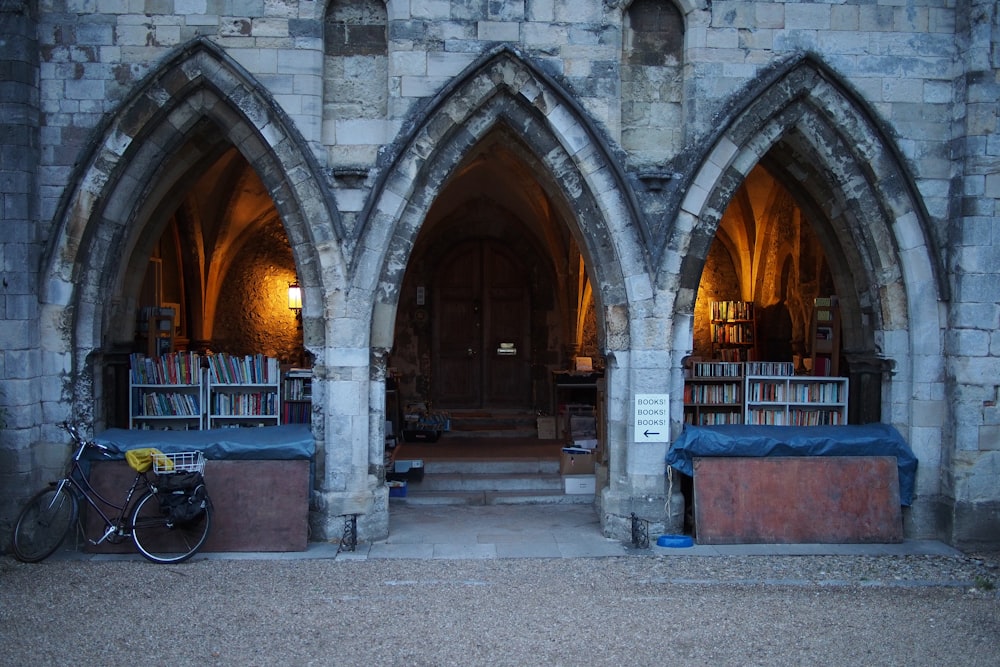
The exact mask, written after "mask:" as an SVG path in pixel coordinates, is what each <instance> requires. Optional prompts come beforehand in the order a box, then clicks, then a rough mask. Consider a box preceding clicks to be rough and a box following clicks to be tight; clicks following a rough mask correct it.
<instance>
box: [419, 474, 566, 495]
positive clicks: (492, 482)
mask: <svg viewBox="0 0 1000 667" xmlns="http://www.w3.org/2000/svg"><path fill="white" fill-rule="evenodd" d="M408 487H409V489H410V490H411V491H412V492H414V493H425V492H439V491H445V492H448V491H484V492H489V491H510V492H526V491H530V492H532V493H534V492H536V491H561V490H562V488H563V481H562V477H561V476H560V475H559V474H558V473H556V474H551V473H550V474H544V473H535V474H531V473H467V472H456V473H427V472H426V471H425V473H424V478H423V479H422V480H421V481H419V482H417V481H413V482H411V483H410V484H409V485H408Z"/></svg>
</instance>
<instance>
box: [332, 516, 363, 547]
mask: <svg viewBox="0 0 1000 667" xmlns="http://www.w3.org/2000/svg"><path fill="white" fill-rule="evenodd" d="M357 546H358V515H357V514H348V515H346V516H345V517H344V534H343V535H341V537H340V545H339V546H338V547H337V553H340V552H342V551H354V548H355V547H357Z"/></svg>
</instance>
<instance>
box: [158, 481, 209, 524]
mask: <svg viewBox="0 0 1000 667" xmlns="http://www.w3.org/2000/svg"><path fill="white" fill-rule="evenodd" d="M156 495H157V497H158V498H159V499H160V510H161V511H162V512H163V515H164V516H166V517H167V526H168V527H171V528H173V527H174V526H179V527H183V526H186V525H190V524H192V523H194V522H195V521H197V520H198V519H200V518H201V517H202V515H203V514H204V513H205V510H206V509H207V508H208V492H207V491H206V490H205V478H204V477H203V476H202V474H201V473H200V472H178V473H174V474H172V475H160V476H159V477H158V478H157V481H156Z"/></svg>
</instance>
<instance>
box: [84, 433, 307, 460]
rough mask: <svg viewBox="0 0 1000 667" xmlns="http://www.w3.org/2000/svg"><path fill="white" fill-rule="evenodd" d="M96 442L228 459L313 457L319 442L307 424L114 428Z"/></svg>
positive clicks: (101, 435) (119, 446) (119, 449)
mask: <svg viewBox="0 0 1000 667" xmlns="http://www.w3.org/2000/svg"><path fill="white" fill-rule="evenodd" d="M94 441H95V442H97V443H98V444H101V445H112V446H114V447H115V448H117V449H118V451H119V452H121V453H122V456H121V457H120V458H124V452H126V451H128V450H130V449H138V448H140V447H155V448H156V449H159V450H160V451H161V452H163V453H165V454H173V453H176V452H185V451H192V450H199V451H201V452H202V453H203V454H204V455H205V458H206V459H210V460H218V461H222V460H229V461H290V460H297V459H299V460H300V459H312V457H313V454H314V453H315V452H316V441H315V440H314V439H313V434H312V431H311V430H310V428H309V425H308V424H282V425H281V426H260V427H255V428H213V429H206V430H201V431H167V430H164V431H153V430H138V429H137V430H129V429H121V428H112V429H108V430H107V431H104V432H103V433H99V434H98V435H97V436H96V437H95V438H94Z"/></svg>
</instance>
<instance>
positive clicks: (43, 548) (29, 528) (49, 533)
mask: <svg viewBox="0 0 1000 667" xmlns="http://www.w3.org/2000/svg"><path fill="white" fill-rule="evenodd" d="M79 509H80V508H79V505H78V504H77V500H76V496H75V495H73V493H71V492H70V491H69V489H67V488H66V487H64V486H52V487H49V488H47V489H42V490H41V491H39V492H38V493H36V494H35V495H34V496H32V498H31V500H29V501H28V502H27V504H26V505H25V506H24V508H23V509H21V513H20V514H18V516H17V523H15V524H14V539H13V540H12V541H11V547H12V548H13V550H14V557H15V558H17V559H18V560H20V561H24V562H25V563H37V562H39V561H42V560H45V559H46V558H48V557H49V556H51V555H52V553H53V552H54V551H55V550H56V549H58V548H59V545H60V544H62V543H63V540H65V539H66V535H68V534H69V531H70V528H71V527H72V526H73V524H74V523H76V517H77V512H79Z"/></svg>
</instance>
